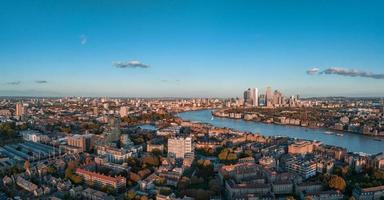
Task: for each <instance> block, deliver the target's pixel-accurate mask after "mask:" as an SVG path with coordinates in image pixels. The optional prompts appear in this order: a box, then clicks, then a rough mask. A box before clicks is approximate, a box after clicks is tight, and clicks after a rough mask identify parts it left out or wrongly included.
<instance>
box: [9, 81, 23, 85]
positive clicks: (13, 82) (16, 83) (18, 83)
mask: <svg viewBox="0 0 384 200" xmlns="http://www.w3.org/2000/svg"><path fill="white" fill-rule="evenodd" d="M20 83H21V81H12V82H7V85H20Z"/></svg>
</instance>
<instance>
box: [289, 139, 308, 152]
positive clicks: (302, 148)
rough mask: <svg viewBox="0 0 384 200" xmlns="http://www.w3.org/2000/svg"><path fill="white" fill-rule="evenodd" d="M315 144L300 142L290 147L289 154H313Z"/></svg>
mask: <svg viewBox="0 0 384 200" xmlns="http://www.w3.org/2000/svg"><path fill="white" fill-rule="evenodd" d="M313 146H314V145H313V144H312V142H310V141H305V140H299V141H296V142H294V143H292V144H290V145H288V153H290V154H307V153H312V152H313Z"/></svg>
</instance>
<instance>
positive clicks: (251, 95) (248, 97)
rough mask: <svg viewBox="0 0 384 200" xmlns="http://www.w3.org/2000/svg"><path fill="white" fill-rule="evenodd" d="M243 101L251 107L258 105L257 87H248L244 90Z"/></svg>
mask: <svg viewBox="0 0 384 200" xmlns="http://www.w3.org/2000/svg"><path fill="white" fill-rule="evenodd" d="M244 103H245V104H247V105H250V106H253V107H256V106H258V105H259V91H258V89H257V88H248V90H246V91H244Z"/></svg>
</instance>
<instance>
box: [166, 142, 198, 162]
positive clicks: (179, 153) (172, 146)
mask: <svg viewBox="0 0 384 200" xmlns="http://www.w3.org/2000/svg"><path fill="white" fill-rule="evenodd" d="M192 151H193V147H192V138H191V137H174V138H169V139H168V155H171V156H174V157H175V158H184V156H185V154H187V153H192Z"/></svg>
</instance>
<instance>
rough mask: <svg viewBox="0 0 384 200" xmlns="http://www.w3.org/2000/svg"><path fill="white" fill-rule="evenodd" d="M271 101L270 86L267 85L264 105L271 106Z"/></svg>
mask: <svg viewBox="0 0 384 200" xmlns="http://www.w3.org/2000/svg"><path fill="white" fill-rule="evenodd" d="M272 101H273V94H272V88H271V87H267V91H266V92H265V105H266V106H267V107H272Z"/></svg>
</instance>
